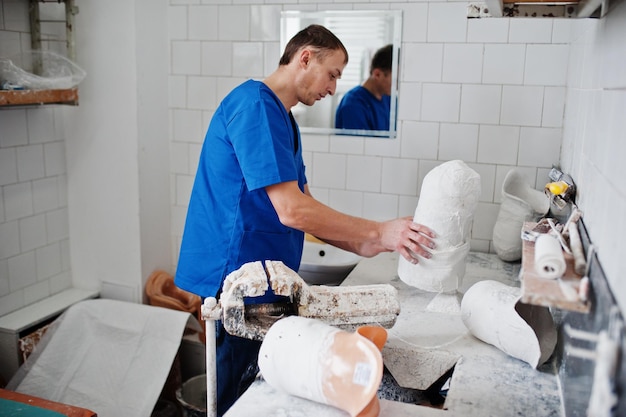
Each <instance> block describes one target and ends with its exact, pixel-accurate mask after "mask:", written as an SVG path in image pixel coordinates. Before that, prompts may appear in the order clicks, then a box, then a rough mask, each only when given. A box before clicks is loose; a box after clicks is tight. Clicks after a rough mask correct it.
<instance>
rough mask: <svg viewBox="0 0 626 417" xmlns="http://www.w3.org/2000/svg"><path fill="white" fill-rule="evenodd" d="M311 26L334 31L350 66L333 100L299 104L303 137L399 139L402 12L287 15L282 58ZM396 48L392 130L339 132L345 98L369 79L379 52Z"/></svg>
mask: <svg viewBox="0 0 626 417" xmlns="http://www.w3.org/2000/svg"><path fill="white" fill-rule="evenodd" d="M311 24H320V25H323V26H325V27H327V28H328V29H330V30H331V31H332V32H333V33H334V34H335V35H337V37H338V38H339V39H341V41H342V42H343V44H344V45H345V47H346V49H347V50H348V56H349V62H348V65H347V66H346V68H345V69H344V72H343V75H342V77H341V79H340V80H339V81H338V83H337V91H336V93H335V94H334V95H333V96H327V97H326V98H324V99H322V100H320V101H318V102H316V103H315V104H314V105H313V106H306V105H304V104H302V103H299V104H298V105H297V106H295V107H293V109H292V111H293V115H294V117H295V118H296V120H297V121H298V125H299V126H300V131H301V132H302V133H313V134H324V135H328V134H331V135H333V134H334V135H354V136H370V137H378V138H395V137H396V125H397V123H396V115H397V102H398V100H397V96H398V88H397V86H398V67H399V56H400V42H401V40H402V39H401V38H402V11H401V10H333V11H317V12H309V11H283V12H282V13H281V35H280V49H281V54H282V51H284V49H285V46H286V44H287V42H288V41H289V39H291V38H292V37H293V36H294V35H295V34H296V33H297V32H298V31H300V30H301V29H303V28H305V27H307V26H308V25H311ZM388 44H392V45H393V58H392V59H393V61H392V72H391V77H392V81H391V85H392V88H391V95H390V96H391V106H390V111H389V126H390V129H389V130H360V129H336V128H335V111H336V109H337V106H338V105H339V102H340V101H341V98H342V97H343V95H344V94H345V93H346V92H347V91H348V90H350V89H351V88H352V87H355V86H357V85H360V84H361V83H363V81H365V80H366V79H367V77H368V76H369V66H370V61H371V57H372V55H373V54H374V52H376V50H378V49H379V48H381V47H383V46H385V45H388Z"/></svg>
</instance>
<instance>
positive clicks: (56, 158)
mask: <svg viewBox="0 0 626 417" xmlns="http://www.w3.org/2000/svg"><path fill="white" fill-rule="evenodd" d="M43 149H44V160H45V164H46V165H45V166H46V176H48V177H49V176H53V175H61V174H65V167H66V163H65V142H62V141H59V142H53V143H46V144H45V145H44V147H43Z"/></svg>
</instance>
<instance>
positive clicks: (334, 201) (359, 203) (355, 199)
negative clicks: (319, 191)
mask: <svg viewBox="0 0 626 417" xmlns="http://www.w3.org/2000/svg"><path fill="white" fill-rule="evenodd" d="M328 205H329V206H330V207H332V208H333V209H335V210H338V211H340V212H342V213H345V214H349V215H351V216H359V217H361V216H363V193H362V192H360V191H345V190H330V191H329V198H328Z"/></svg>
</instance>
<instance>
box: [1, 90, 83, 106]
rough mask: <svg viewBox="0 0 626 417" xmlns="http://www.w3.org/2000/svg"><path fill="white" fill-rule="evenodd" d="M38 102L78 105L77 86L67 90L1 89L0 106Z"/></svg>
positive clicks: (34, 103) (37, 103)
mask: <svg viewBox="0 0 626 417" xmlns="http://www.w3.org/2000/svg"><path fill="white" fill-rule="evenodd" d="M40 104H68V105H73V106H77V105H78V88H70V89H67V90H2V91H0V107H4V106H26V105H40Z"/></svg>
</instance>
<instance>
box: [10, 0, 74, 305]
mask: <svg viewBox="0 0 626 417" xmlns="http://www.w3.org/2000/svg"><path fill="white" fill-rule="evenodd" d="M46 13H48V11H44V14H45V15H47V14H46ZM64 30H65V29H64V28H63V31H62V32H63V33H61V34H59V30H58V28H57V27H56V26H55V25H54V24H53V25H46V26H44V27H43V35H44V39H45V37H46V36H54V37H56V38H57V39H58V38H62V37H63V36H64ZM50 47H51V48H56V49H59V48H58V46H57V47H53V46H50ZM25 49H30V29H29V20H28V2H25V1H9V0H3V1H2V0H0V56H10V55H13V54H17V53H19V52H20V51H22V50H25ZM58 116H59V115H58V114H57V113H56V112H55V110H54V108H53V107H28V108H2V109H0V197H1V198H0V200H1V201H0V315H3V314H6V313H8V312H11V311H14V310H16V309H18V308H20V307H23V306H25V305H28V304H31V303H33V302H35V301H38V300H41V299H42V298H45V297H48V296H50V295H51V294H54V293H57V292H59V291H62V290H64V289H66V288H69V287H70V286H71V285H72V283H71V271H70V264H69V250H68V242H69V241H68V217H67V216H68V212H67V186H66V182H67V179H66V176H65V172H66V161H65V144H64V141H63V138H62V135H61V133H60V132H61V129H60V127H61V119H60V118H59V117H58Z"/></svg>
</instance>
